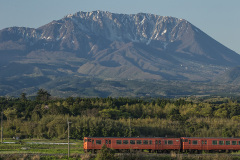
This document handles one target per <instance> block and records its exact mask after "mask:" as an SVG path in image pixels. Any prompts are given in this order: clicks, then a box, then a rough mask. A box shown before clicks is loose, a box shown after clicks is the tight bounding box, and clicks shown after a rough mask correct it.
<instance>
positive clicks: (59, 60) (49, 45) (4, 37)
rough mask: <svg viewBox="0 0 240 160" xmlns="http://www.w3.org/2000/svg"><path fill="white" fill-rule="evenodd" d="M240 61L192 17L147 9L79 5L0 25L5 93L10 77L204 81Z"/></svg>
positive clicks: (34, 82)
mask: <svg viewBox="0 0 240 160" xmlns="http://www.w3.org/2000/svg"><path fill="white" fill-rule="evenodd" d="M239 64H240V56H239V55H238V54H237V53H235V52H233V51H232V50H230V49H228V48H226V47H225V46H223V45H222V44H220V43H218V42H217V41H216V40H214V39H212V38H211V37H209V36H208V35H207V34H205V33H204V32H202V31H201V30H200V29H199V28H197V27H196V26H194V25H192V24H191V23H190V22H188V21H186V20H184V19H177V18H174V17H163V16H158V15H153V14H146V13H139V14H131V15H126V14H114V13H110V12H104V11H94V12H77V13H75V14H73V15H67V16H66V17H64V18H62V19H60V20H57V21H52V22H50V23H49V24H46V25H44V26H42V27H39V28H37V29H33V28H24V27H11V28H6V29H3V30H1V31H0V77H1V78H0V82H1V84H2V86H0V87H1V88H2V90H4V93H7V90H9V82H10V81H11V80H12V81H18V82H19V81H21V85H22V87H20V86H19V88H24V86H25V87H26V88H28V87H32V86H39V85H42V84H45V83H46V82H51V83H52V82H54V80H55V79H56V78H58V77H65V78H66V77H88V78H89V77H90V78H100V79H105V80H109V79H110V80H180V81H203V82H206V81H211V80H212V79H214V77H216V76H217V75H219V74H221V73H223V72H224V71H225V70H228V69H229V68H231V67H236V66H238V65H239ZM3 88H5V89H3ZM10 88H11V87H10ZM14 88H15V87H13V88H12V90H13V89H14Z"/></svg>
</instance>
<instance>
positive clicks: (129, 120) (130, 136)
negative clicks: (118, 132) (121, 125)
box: [129, 117, 132, 137]
mask: <svg viewBox="0 0 240 160" xmlns="http://www.w3.org/2000/svg"><path fill="white" fill-rule="evenodd" d="M129 132H130V134H129V135H130V137H132V136H131V132H132V131H131V117H129Z"/></svg>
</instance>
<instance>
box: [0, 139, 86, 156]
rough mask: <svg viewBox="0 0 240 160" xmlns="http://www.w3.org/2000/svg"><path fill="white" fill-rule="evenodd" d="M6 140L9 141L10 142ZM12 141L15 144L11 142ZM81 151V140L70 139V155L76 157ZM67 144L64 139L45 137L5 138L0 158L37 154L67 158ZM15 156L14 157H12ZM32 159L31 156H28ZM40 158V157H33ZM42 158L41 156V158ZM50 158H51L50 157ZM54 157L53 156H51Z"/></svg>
mask: <svg viewBox="0 0 240 160" xmlns="http://www.w3.org/2000/svg"><path fill="white" fill-rule="evenodd" d="M6 142H11V143H10V144H8V143H6ZM12 142H14V143H15V144H13V143H12ZM82 153H84V152H83V141H82V140H71V141H70V155H71V156H73V157H77V156H79V155H80V154H82ZM67 154H68V144H67V141H66V140H45V139H41V140H38V139H27V140H18V141H14V140H10V139H5V140H4V143H3V144H0V159H8V158H6V157H11V158H9V159H19V157H25V158H24V159H29V158H26V157H27V155H38V156H39V157H44V156H46V157H49V158H50V157H51V156H53V157H56V156H57V157H62V158H63V159H64V157H65V158H67ZM14 157H16V158H14ZM49 158H47V159H49ZM62 158H61V159H62ZM30 159H32V158H30ZM35 159H40V158H35ZM41 159H42V158H41ZM50 159H51V158H50ZM53 159H55V158H53Z"/></svg>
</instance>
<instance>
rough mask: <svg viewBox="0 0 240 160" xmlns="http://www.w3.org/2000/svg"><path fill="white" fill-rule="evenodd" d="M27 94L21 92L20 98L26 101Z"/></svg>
mask: <svg viewBox="0 0 240 160" xmlns="http://www.w3.org/2000/svg"><path fill="white" fill-rule="evenodd" d="M26 95H27V94H26V93H21V96H20V99H21V100H22V101H26V100H27V97H26Z"/></svg>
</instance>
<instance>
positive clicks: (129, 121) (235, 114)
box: [0, 89, 240, 139]
mask: <svg viewBox="0 0 240 160" xmlns="http://www.w3.org/2000/svg"><path fill="white" fill-rule="evenodd" d="M0 107H1V110H2V111H3V120H4V121H3V135H4V137H5V138H11V137H16V136H17V137H20V138H47V139H55V138H57V139H65V138H67V119H68V120H69V121H70V122H72V123H71V126H70V133H71V135H70V137H71V138H72V139H82V138H83V137H84V136H104V137H106V136H111V137H112V136H114V137H119V136H121V137H123V136H125V137H127V136H130V134H131V136H146V137H148V136H160V137H162V136H164V137H165V136H169V137H180V136H194V137H240V130H239V121H240V99H239V98H221V97H215V98H214V97H211V98H196V97H188V98H181V99H161V98H157V99H150V98H149V99H130V98H121V97H119V98H111V97H108V98H80V97H78V98H72V97H69V98H52V97H51V95H50V94H49V93H48V92H47V91H45V90H42V89H40V90H39V91H38V93H37V95H36V98H35V99H33V100H29V99H27V98H26V94H24V93H22V94H21V95H20V98H7V97H1V98H0ZM130 126H131V127H130ZM130 132H131V133H130Z"/></svg>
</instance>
